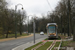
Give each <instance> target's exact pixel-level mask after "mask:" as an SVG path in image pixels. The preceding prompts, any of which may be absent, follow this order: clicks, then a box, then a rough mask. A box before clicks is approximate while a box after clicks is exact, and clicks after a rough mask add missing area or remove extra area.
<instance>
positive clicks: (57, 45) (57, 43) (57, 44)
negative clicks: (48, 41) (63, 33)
mask: <svg viewBox="0 0 75 50" xmlns="http://www.w3.org/2000/svg"><path fill="white" fill-rule="evenodd" d="M59 44H60V42H56V44H55V46H54V47H53V48H52V50H55V49H54V48H55V47H59ZM57 50H58V49H57Z"/></svg>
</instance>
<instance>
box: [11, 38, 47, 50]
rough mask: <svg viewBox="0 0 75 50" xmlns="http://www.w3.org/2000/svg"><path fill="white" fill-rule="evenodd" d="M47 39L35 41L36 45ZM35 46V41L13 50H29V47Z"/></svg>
mask: <svg viewBox="0 0 75 50" xmlns="http://www.w3.org/2000/svg"><path fill="white" fill-rule="evenodd" d="M45 38H47V37H45ZM45 38H41V39H38V40H35V44H37V43H38V42H40V41H42V40H44V39H45ZM35 44H34V42H33V41H31V42H28V43H26V44H23V45H20V46H18V47H15V48H13V49H12V50H24V49H26V48H28V47H30V46H32V45H35Z"/></svg>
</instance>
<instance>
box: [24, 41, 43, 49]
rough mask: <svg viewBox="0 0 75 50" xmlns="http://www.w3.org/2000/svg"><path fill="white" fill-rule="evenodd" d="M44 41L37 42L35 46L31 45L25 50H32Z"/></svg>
mask: <svg viewBox="0 0 75 50" xmlns="http://www.w3.org/2000/svg"><path fill="white" fill-rule="evenodd" d="M41 43H42V42H39V43H37V44H35V45H33V46H31V47H29V48H26V49H25V50H31V49H32V48H34V47H36V46H38V45H39V44H41Z"/></svg>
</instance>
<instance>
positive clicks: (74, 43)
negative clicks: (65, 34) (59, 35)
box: [61, 41, 75, 47]
mask: <svg viewBox="0 0 75 50" xmlns="http://www.w3.org/2000/svg"><path fill="white" fill-rule="evenodd" d="M74 46H75V41H62V44H61V47H74Z"/></svg>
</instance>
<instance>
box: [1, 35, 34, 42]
mask: <svg viewBox="0 0 75 50" xmlns="http://www.w3.org/2000/svg"><path fill="white" fill-rule="evenodd" d="M31 36H33V34H31V35H28V36H21V37H17V38H15V37H14V38H6V39H0V42H3V41H9V40H14V39H21V38H26V37H31Z"/></svg>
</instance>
